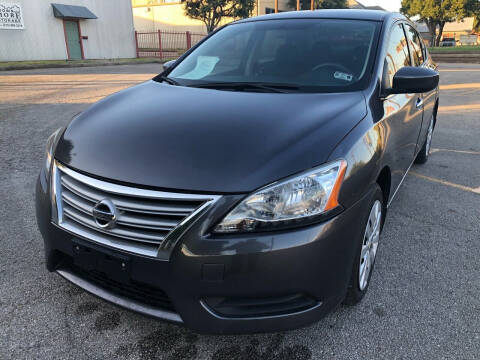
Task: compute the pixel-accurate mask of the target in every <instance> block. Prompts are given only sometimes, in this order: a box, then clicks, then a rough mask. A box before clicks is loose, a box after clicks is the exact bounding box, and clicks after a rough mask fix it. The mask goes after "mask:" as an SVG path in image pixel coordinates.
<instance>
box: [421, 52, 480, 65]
mask: <svg viewBox="0 0 480 360" xmlns="http://www.w3.org/2000/svg"><path fill="white" fill-rule="evenodd" d="M430 55H431V56H432V59H433V60H434V61H437V62H446V63H472V64H478V63H480V51H478V52H477V51H475V52H465V53H430Z"/></svg>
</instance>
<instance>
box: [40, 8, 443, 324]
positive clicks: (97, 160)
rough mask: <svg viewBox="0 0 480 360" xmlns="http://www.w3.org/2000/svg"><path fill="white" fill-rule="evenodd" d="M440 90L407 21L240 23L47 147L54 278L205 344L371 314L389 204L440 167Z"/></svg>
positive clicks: (48, 235) (44, 202)
mask: <svg viewBox="0 0 480 360" xmlns="http://www.w3.org/2000/svg"><path fill="white" fill-rule="evenodd" d="M438 80H439V75H438V72H437V71H436V66H435V64H434V63H433V62H432V60H431V58H430V55H429V53H428V51H427V49H426V47H425V46H424V44H423V41H422V39H421V37H420V36H419V34H418V33H417V31H416V30H415V29H414V27H413V24H412V23H411V22H410V21H409V20H408V19H407V18H405V17H404V16H403V15H400V14H394V13H389V12H383V11H374V10H366V11H361V10H325V11H314V12H309V11H302V12H289V13H281V14H275V15H267V16H261V17H258V18H252V19H245V20H240V21H237V22H234V23H232V24H229V25H227V26H225V27H223V28H221V29H220V30H218V31H216V32H214V33H213V34H211V35H209V36H208V37H207V38H206V39H205V40H204V41H203V42H201V43H200V44H198V45H197V46H195V47H194V48H193V49H191V50H189V51H188V52H187V53H186V54H184V55H183V56H182V57H181V58H179V59H178V60H176V61H174V62H171V63H169V64H166V66H165V71H164V72H163V73H162V74H160V75H158V76H156V77H155V78H153V79H152V80H151V81H147V82H145V83H143V84H140V85H137V86H134V87H132V88H130V89H127V90H123V91H121V92H119V93H117V94H114V95H112V96H109V97H107V98H105V99H103V100H101V101H100V102H98V103H97V104H95V105H93V106H92V107H90V108H89V109H88V110H86V111H84V112H83V113H81V114H80V115H78V116H76V117H75V118H74V119H73V120H72V121H71V122H70V123H69V125H68V126H67V127H66V128H64V129H63V128H62V129H59V130H57V131H56V132H55V133H54V134H53V135H52V136H51V137H50V138H49V140H48V143H47V154H46V161H45V163H44V164H43V166H42V169H41V172H40V175H39V178H38V182H37V188H36V208H37V220H38V225H39V228H40V231H41V233H42V235H43V238H44V241H45V254H46V266H47V268H48V270H50V271H55V272H57V273H58V274H59V275H61V276H62V277H64V278H65V279H67V280H68V281H70V282H72V283H74V284H76V285H78V286H80V287H81V288H83V289H85V290H86V291H89V292H91V293H93V294H95V295H97V296H98V297H100V298H103V299H105V300H107V301H110V302H113V303H115V304H117V305H119V306H123V307H125V308H128V309H131V310H134V311H137V312H140V313H143V314H146V315H149V316H153V317H156V318H160V319H165V320H168V321H172V322H176V323H180V324H184V325H186V326H188V327H190V328H191V329H193V330H195V331H197V332H203V333H250V332H263V331H278V330H286V329H292V328H297V327H300V326H305V325H307V324H310V323H312V322H314V321H316V320H318V319H320V318H322V317H323V316H324V315H325V314H327V313H328V312H329V311H331V310H332V309H334V308H335V307H336V306H337V305H338V304H339V303H341V302H344V303H347V304H355V303H358V302H359V301H360V300H361V299H362V298H363V297H364V295H365V293H366V292H367V289H368V286H369V284H370V281H371V279H372V272H373V268H374V265H375V261H376V259H377V254H379V252H378V249H379V244H381V242H380V237H381V231H382V228H383V224H384V221H385V216H386V214H387V210H388V208H389V205H390V204H391V202H392V201H393V199H394V197H395V195H396V194H397V191H398V189H399V187H400V185H401V184H402V181H403V180H404V178H405V176H406V174H407V172H408V170H409V169H410V167H411V165H412V164H413V163H414V162H417V163H424V162H426V161H427V160H428V156H429V153H430V146H431V141H432V135H433V131H434V128H435V124H436V119H437V109H438ZM402 275H403V274H402ZM52 296H54V295H52Z"/></svg>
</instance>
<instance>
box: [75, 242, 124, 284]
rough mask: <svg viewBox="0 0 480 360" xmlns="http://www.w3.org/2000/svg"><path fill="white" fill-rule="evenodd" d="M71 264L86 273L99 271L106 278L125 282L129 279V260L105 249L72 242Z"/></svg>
mask: <svg viewBox="0 0 480 360" xmlns="http://www.w3.org/2000/svg"><path fill="white" fill-rule="evenodd" d="M72 246H73V251H72V253H73V263H74V264H75V265H76V266H78V267H80V268H82V269H84V270H86V271H99V272H101V273H104V274H105V275H106V276H107V277H108V278H110V279H112V280H115V281H121V282H126V281H128V280H129V279H130V270H131V266H130V258H129V256H127V255H123V254H118V253H115V252H113V251H109V250H107V249H101V248H98V247H96V246H92V245H90V244H87V243H85V242H84V241H81V240H73V242H72Z"/></svg>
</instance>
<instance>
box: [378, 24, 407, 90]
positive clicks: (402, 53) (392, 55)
mask: <svg viewBox="0 0 480 360" xmlns="http://www.w3.org/2000/svg"><path fill="white" fill-rule="evenodd" d="M385 64H386V66H387V71H386V73H385V76H386V77H387V78H386V79H384V81H386V82H387V84H386V86H387V87H390V86H391V84H392V83H393V76H394V75H395V73H396V72H397V71H398V70H400V69H401V68H403V67H404V66H410V55H409V53H408V47H407V40H406V39H405V33H404V32H403V28H402V26H401V25H395V26H394V27H393V28H392V32H391V33H390V39H389V40H388V46H387V56H386V58H385Z"/></svg>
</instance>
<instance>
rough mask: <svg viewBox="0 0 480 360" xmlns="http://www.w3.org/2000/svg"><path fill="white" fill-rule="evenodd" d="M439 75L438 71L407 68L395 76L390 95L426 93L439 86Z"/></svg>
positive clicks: (389, 90) (389, 91)
mask: <svg viewBox="0 0 480 360" xmlns="http://www.w3.org/2000/svg"><path fill="white" fill-rule="evenodd" d="M438 80H439V75H438V72H437V71H436V70H433V69H429V68H423V67H414V66H405V67H403V68H401V69H400V70H398V71H397V72H396V73H395V75H394V76H393V84H392V88H391V89H388V93H389V94H408V93H424V92H428V91H431V90H433V89H435V88H436V87H437V86H438Z"/></svg>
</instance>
